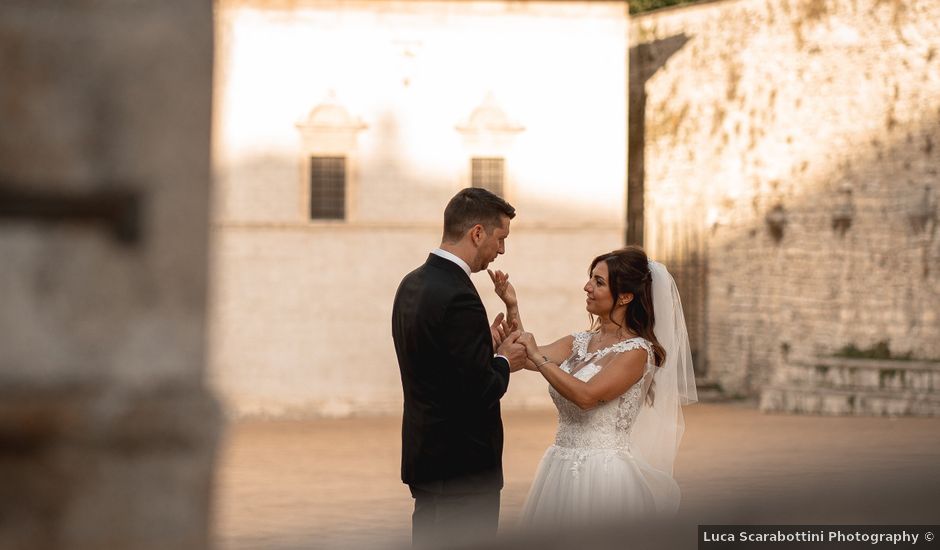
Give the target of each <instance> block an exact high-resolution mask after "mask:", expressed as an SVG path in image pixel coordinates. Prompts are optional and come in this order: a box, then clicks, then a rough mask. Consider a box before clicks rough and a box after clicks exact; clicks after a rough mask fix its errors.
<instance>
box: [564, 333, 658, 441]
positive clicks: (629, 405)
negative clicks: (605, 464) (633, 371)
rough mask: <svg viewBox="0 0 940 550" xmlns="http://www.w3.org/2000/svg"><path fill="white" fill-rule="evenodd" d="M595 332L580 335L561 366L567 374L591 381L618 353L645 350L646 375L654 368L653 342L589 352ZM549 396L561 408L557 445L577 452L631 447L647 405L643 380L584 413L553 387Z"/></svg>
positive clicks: (631, 341)
mask: <svg viewBox="0 0 940 550" xmlns="http://www.w3.org/2000/svg"><path fill="white" fill-rule="evenodd" d="M592 335H593V333H591V332H579V333H576V334H575V335H574V342H573V343H572V345H571V356H570V357H568V359H565V361H564V362H562V364H561V365H560V366H561V368H562V370H564V371H565V372H569V373H573V376H574V377H575V378H578V379H579V380H583V381H585V382H587V381H588V380H590V379H591V377H593V376H594V375H596V374H597V373H599V372H600V371H601V370H602V369H603V368H604V365H605V364H606V363H607V362H608V361H609V360H610V359H611V358H612V357H613V356H614V355H615V354H618V353H623V352H626V351H630V350H634V349H638V348H642V349H645V350H646V352H647V355H648V358H647V361H646V371H645V372H646V373H648V372H650V369H651V368H652V367H653V352H652V348H651V346H650V343H649V342H648V341H646V340H645V339H643V338H631V339H629V340H623V341H621V342H617V343H616V344H614V345H612V346H609V347H606V348H603V349H600V350H597V351H594V352H591V353H588V351H587V347H588V342H589V341H590V339H591V336H592ZM548 391H549V394H550V395H551V397H552V401H554V402H555V407H557V408H558V433H557V434H556V435H555V445H556V446H558V447H562V448H569V449H572V450H573V452H574V451H578V450H580V451H584V450H589V449H625V450H629V448H630V430H631V428H632V427H633V423H634V421H635V420H636V417H637V414H638V413H639V412H640V406H641V405H642V403H643V397H644V396H643V395H642V391H643V384H642V379H641V380H640V381H639V382H637V383H636V384H634V385H633V386H631V387H630V388H629V389H628V390H627V391H626V392H624V394H623V395H621V396H620V397H619V398H617V399H613V400H611V401H608V402H606V403H601V404H600V405H598V406H596V407H594V408H592V409H589V410H582V409H581V408H579V407H578V406H577V405H575V404H574V403H572V402H571V401H568V400H567V399H565V398H564V397H562V396H561V394H559V393H558V392H557V391H555V388H552V387H549V390H548Z"/></svg>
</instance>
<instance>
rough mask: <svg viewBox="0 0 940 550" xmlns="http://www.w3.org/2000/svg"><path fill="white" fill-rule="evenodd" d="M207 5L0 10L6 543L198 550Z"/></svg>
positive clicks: (1, 416) (203, 524)
mask: <svg viewBox="0 0 940 550" xmlns="http://www.w3.org/2000/svg"><path fill="white" fill-rule="evenodd" d="M212 43H213V40H212V4H211V2H209V1H201V2H200V1H193V0H135V1H133V2H129V1H127V0H120V1H119V0H97V1H95V2H87V1H84V2H61V1H51V0H12V1H7V2H3V3H0V299H2V305H0V549H3V550H7V549H20V548H30V549H40V548H70V549H92V548H94V549H102V548H108V549H118V548H133V549H150V548H153V549H158V548H159V549H161V550H163V549H168V548H173V549H188V548H205V547H207V546H208V545H209V507H210V486H211V479H212V465H213V453H214V449H215V445H216V437H217V432H218V431H219V424H220V415H219V412H218V408H217V406H216V402H215V401H214V399H213V398H212V397H211V396H210V395H209V393H208V392H207V390H206V386H205V383H204V379H203V378H204V363H205V337H204V333H205V322H206V305H205V303H206V283H207V281H206V277H207V242H208V230H207V228H208V193H209V166H210V165H209V143H210V142H209V130H210V125H211V89H212V87H211V75H212Z"/></svg>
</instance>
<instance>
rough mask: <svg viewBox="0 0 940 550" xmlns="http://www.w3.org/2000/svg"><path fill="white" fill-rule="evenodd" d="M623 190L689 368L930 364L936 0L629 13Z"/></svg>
mask: <svg viewBox="0 0 940 550" xmlns="http://www.w3.org/2000/svg"><path fill="white" fill-rule="evenodd" d="M631 60H632V66H631V92H632V93H631V95H632V99H631V101H633V100H634V99H637V98H639V100H641V102H642V110H640V111H639V113H638V114H636V115H635V114H634V113H635V112H636V111H631V125H632V126H631V145H632V146H633V145H634V144H635V143H634V142H636V143H638V144H639V145H640V146H641V147H642V150H643V151H644V153H645V154H643V155H642V156H641V157H640V158H639V164H637V163H635V162H634V160H635V159H636V156H635V155H631V163H633V164H632V165H631V174H630V179H631V185H632V186H634V187H635V186H636V185H637V184H641V185H642V191H643V193H644V196H645V201H644V206H645V208H644V210H643V215H644V223H643V229H644V230H645V241H646V244H647V246H648V248H649V249H650V251H651V252H652V254H653V255H655V256H658V257H660V258H662V259H664V260H666V261H667V263H670V262H671V263H672V265H673V267H674V271H676V272H677V273H678V274H679V277H678V278H679V282H680V286H681V287H683V294H684V297H685V298H686V300H687V304H686V310H687V312H689V315H690V316H691V317H692V319H691V324H692V325H693V328H692V332H693V339H695V340H696V341H697V343H698V350H699V354H698V355H699V368H702V369H703V371H704V372H705V373H706V374H707V375H708V376H709V377H711V378H714V379H716V380H718V381H719V382H720V384H721V385H722V386H723V388H724V389H725V390H726V391H727V392H729V393H732V394H743V395H754V394H755V393H756V392H757V391H759V389H760V388H761V387H762V386H763V385H765V384H767V383H768V381H770V380H771V378H772V377H773V373H774V370H775V368H776V367H777V366H778V365H782V364H784V363H787V362H793V361H811V360H812V358H814V357H820V356H830V355H833V354H835V353H837V352H838V351H839V350H840V349H842V348H844V347H846V346H855V347H856V348H860V349H865V348H870V347H872V346H876V345H877V344H878V343H882V342H883V343H887V345H888V347H889V349H890V350H891V353H892V354H894V355H909V356H910V357H911V358H914V359H928V360H929V359H937V358H940V316H938V313H940V235H938V231H937V222H938V220H937V216H938V214H937V209H938V201H940V196H938V195H940V175H938V171H940V3H937V2H934V1H932V0H910V1H908V0H726V1H719V2H711V3H703V4H700V5H694V6H690V7H684V8H677V9H667V10H662V11H659V12H654V13H651V14H648V15H644V16H640V17H635V18H634V19H633V20H632V22H631Z"/></svg>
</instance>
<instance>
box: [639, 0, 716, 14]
mask: <svg viewBox="0 0 940 550" xmlns="http://www.w3.org/2000/svg"><path fill="white" fill-rule="evenodd" d="M697 1H699V0H630V14H631V15H636V14H638V13H643V12H647V11H653V10H658V9H659V8H668V7H669V6H678V5H679V4H692V3H693V2H697Z"/></svg>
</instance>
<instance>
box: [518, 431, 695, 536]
mask: <svg viewBox="0 0 940 550" xmlns="http://www.w3.org/2000/svg"><path fill="white" fill-rule="evenodd" d="M678 507H679V486H678V484H676V481H675V480H674V479H673V478H672V476H670V475H669V474H667V473H665V472H662V471H659V470H656V469H654V468H652V467H651V466H649V465H648V464H646V463H645V462H643V461H642V460H641V459H639V458H638V457H635V456H634V455H633V454H631V453H630V451H629V450H626V449H584V448H568V447H559V446H557V445H552V446H551V447H549V448H548V450H547V451H545V455H544V456H543V457H542V461H541V463H540V464H539V468H538V472H537V473H536V476H535V481H533V483H532V488H531V489H530V491H529V496H528V497H527V498H526V502H525V505H524V506H523V511H522V518H521V520H520V525H521V526H522V527H539V528H542V527H551V528H564V527H568V526H572V525H584V524H597V523H610V522H622V521H624V520H626V521H632V520H637V519H643V518H647V517H655V516H661V515H668V514H674V513H675V512H676V510H677V509H678Z"/></svg>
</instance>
